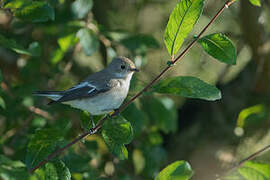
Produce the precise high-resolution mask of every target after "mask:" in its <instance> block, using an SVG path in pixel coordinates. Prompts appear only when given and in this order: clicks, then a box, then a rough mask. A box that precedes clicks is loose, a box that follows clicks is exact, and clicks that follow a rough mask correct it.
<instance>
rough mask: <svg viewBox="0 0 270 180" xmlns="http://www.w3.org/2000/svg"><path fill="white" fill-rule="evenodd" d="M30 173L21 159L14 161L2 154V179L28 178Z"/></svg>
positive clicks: (0, 168) (0, 171) (0, 170)
mask: <svg viewBox="0 0 270 180" xmlns="http://www.w3.org/2000/svg"><path fill="white" fill-rule="evenodd" d="M28 177H29V173H28V172H27V169H26V167H25V165H24V164H23V163H22V162H21V161H12V160H10V159H9V158H7V157H5V156H4V155H0V179H2V180H17V179H28Z"/></svg>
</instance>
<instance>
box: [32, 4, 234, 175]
mask: <svg viewBox="0 0 270 180" xmlns="http://www.w3.org/2000/svg"><path fill="white" fill-rule="evenodd" d="M234 2H235V0H228V1H227V2H226V3H225V4H224V5H223V6H222V8H221V9H220V10H219V11H218V12H217V13H216V15H215V16H214V17H213V18H212V19H211V20H210V22H209V23H208V24H207V25H206V26H205V27H204V28H203V30H202V31H201V32H200V34H199V35H198V36H197V37H196V38H195V39H194V40H193V41H192V42H191V43H190V44H189V45H188V46H187V47H186V49H185V50H184V51H183V52H182V53H181V54H180V55H179V56H178V57H177V58H176V59H174V60H172V61H171V65H175V64H176V62H178V61H180V60H181V59H182V58H183V57H184V56H185V55H186V53H187V52H188V51H189V50H190V49H191V48H192V47H193V45H194V44H195V43H196V42H197V41H198V39H199V38H200V37H201V36H202V34H203V33H204V32H205V31H206V30H207V29H208V28H209V26H210V25H211V24H212V23H213V22H214V21H215V20H216V19H217V18H218V17H219V15H220V14H221V13H222V12H223V11H224V10H225V9H226V8H228V7H229V6H230V5H231V4H233V3H234ZM171 67H172V66H169V65H168V66H167V67H165V68H164V69H163V70H162V71H161V73H160V74H159V75H157V76H156V77H155V78H154V79H153V80H152V81H151V82H149V83H148V84H147V85H146V86H145V87H144V88H143V89H142V90H141V91H140V92H138V93H137V94H136V95H135V96H133V97H132V98H131V99H130V100H129V101H127V102H126V103H124V104H123V105H122V106H121V107H120V108H119V109H117V110H116V111H115V112H114V113H113V114H112V115H111V116H112V117H114V116H117V115H118V114H119V113H120V112H121V111H123V110H124V109H125V108H126V107H127V106H128V105H129V104H131V103H132V102H133V101H134V100H135V99H137V98H138V97H139V96H141V95H142V94H143V93H144V92H145V91H147V90H148V89H149V88H150V87H151V86H152V85H153V84H155V83H156V82H157V81H158V80H159V79H160V78H161V77H162V76H163V75H164V74H165V73H166V72H167V71H168V70H169V69H170V68H171ZM106 120H107V117H105V118H103V119H101V120H100V121H99V122H98V124H97V125H96V127H94V128H92V129H91V130H90V131H89V132H85V133H84V134H82V135H80V136H79V137H77V138H76V139H74V140H73V141H71V142H70V143H68V144H67V145H65V146H64V147H62V148H59V149H57V150H56V151H55V152H53V153H52V154H50V155H49V156H48V157H47V158H46V159H44V160H42V161H41V162H40V163H39V164H37V165H36V166H35V167H34V168H32V169H31V170H30V173H33V172H34V171H35V170H36V169H38V168H39V167H41V166H43V165H44V164H46V163H47V162H48V161H50V160H51V159H53V158H54V157H56V156H57V155H59V154H60V153H61V152H63V151H65V150H66V149H67V148H69V147H70V146H72V145H73V144H76V143H77V142H78V141H80V140H81V139H83V138H85V137H86V136H88V135H92V134H95V133H96V132H97V131H98V130H99V129H101V127H102V125H103V123H104V122H105V121H106Z"/></svg>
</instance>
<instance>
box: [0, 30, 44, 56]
mask: <svg viewBox="0 0 270 180" xmlns="http://www.w3.org/2000/svg"><path fill="white" fill-rule="evenodd" d="M0 45H2V46H4V47H6V48H9V49H11V50H13V51H15V52H16V53H19V54H26V55H29V56H40V54H41V49H40V46H39V44H38V43H37V42H33V43H31V44H30V45H29V48H28V49H24V48H23V47H22V46H21V45H20V44H18V43H17V42H16V41H15V40H14V39H8V38H6V37H4V36H3V35H1V34H0Z"/></svg>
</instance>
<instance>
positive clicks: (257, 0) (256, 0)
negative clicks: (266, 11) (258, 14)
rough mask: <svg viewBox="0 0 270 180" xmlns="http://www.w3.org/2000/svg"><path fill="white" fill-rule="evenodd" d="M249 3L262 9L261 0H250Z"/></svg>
mask: <svg viewBox="0 0 270 180" xmlns="http://www.w3.org/2000/svg"><path fill="white" fill-rule="evenodd" d="M249 2H250V3H251V4H253V5H254V6H259V7H261V0H249Z"/></svg>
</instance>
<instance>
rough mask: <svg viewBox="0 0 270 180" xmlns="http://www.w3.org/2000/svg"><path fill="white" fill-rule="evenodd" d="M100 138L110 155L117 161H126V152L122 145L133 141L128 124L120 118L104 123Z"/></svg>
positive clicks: (131, 131)
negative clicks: (116, 158) (117, 159)
mask: <svg viewBox="0 0 270 180" xmlns="http://www.w3.org/2000/svg"><path fill="white" fill-rule="evenodd" d="M102 137H103V139H104V141H105V143H106V145H107V146H108V148H109V150H110V151H111V153H113V154H114V155H116V156H117V157H118V158H119V159H121V160H123V159H127V158H128V151H127V149H126V147H125V146H124V144H129V143H130V142H131V141H132V139H133V129H132V126H131V125H130V123H129V122H128V121H127V120H125V119H124V118H123V117H122V116H118V117H117V118H116V119H110V120H108V121H106V122H105V123H104V125H103V127H102Z"/></svg>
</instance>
